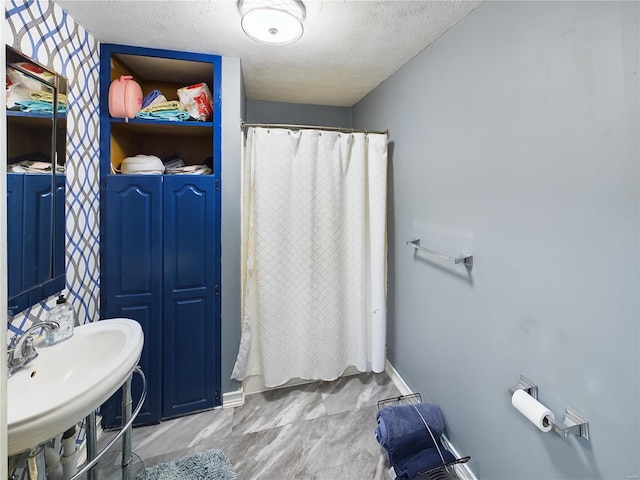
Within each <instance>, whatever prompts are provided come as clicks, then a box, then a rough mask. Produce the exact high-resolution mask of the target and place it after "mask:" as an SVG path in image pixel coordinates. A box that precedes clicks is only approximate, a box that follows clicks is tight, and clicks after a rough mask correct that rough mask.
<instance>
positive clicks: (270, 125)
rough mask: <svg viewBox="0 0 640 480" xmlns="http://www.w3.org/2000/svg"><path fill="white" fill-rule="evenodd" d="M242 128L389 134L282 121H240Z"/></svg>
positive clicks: (387, 132) (386, 133) (385, 131)
mask: <svg viewBox="0 0 640 480" xmlns="http://www.w3.org/2000/svg"><path fill="white" fill-rule="evenodd" d="M240 126H241V127H240V128H243V129H244V128H249V127H263V128H289V129H291V128H297V129H300V130H324V131H328V132H341V133H364V134H368V133H381V134H384V135H387V136H388V135H389V129H387V130H384V131H376V130H358V129H357V128H344V127H321V126H314V125H286V124H282V123H246V122H240Z"/></svg>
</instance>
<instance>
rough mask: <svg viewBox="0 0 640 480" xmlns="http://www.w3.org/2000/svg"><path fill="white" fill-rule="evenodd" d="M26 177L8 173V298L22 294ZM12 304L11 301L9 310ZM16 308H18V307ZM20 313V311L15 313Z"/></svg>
mask: <svg viewBox="0 0 640 480" xmlns="http://www.w3.org/2000/svg"><path fill="white" fill-rule="evenodd" d="M23 177H24V175H23V174H21V173H7V274H8V278H7V283H8V285H9V290H8V297H9V299H11V297H13V296H15V295H17V294H19V293H20V292H22V228H23V213H22V211H23V210H24V208H23V205H22V203H23V198H24V181H23ZM11 307H12V304H11V301H9V310H11ZM15 308H18V306H17V305H16V307H15ZM13 313H14V314H15V313H18V311H14V312H13Z"/></svg>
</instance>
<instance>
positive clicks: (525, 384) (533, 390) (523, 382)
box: [509, 375, 538, 400]
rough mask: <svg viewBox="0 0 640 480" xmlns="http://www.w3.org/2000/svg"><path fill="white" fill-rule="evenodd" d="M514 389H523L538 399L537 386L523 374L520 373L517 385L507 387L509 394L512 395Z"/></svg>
mask: <svg viewBox="0 0 640 480" xmlns="http://www.w3.org/2000/svg"><path fill="white" fill-rule="evenodd" d="M516 390H524V391H525V392H527V393H528V394H529V395H531V396H532V397H533V398H535V399H536V400H537V399H538V386H537V385H536V384H535V383H533V382H532V381H531V380H529V379H528V378H527V377H525V376H524V375H520V380H518V384H517V385H515V386H513V387H509V394H510V395H513V394H514V393H515V391H516Z"/></svg>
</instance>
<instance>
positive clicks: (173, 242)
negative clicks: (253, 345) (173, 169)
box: [162, 175, 220, 418]
mask: <svg viewBox="0 0 640 480" xmlns="http://www.w3.org/2000/svg"><path fill="white" fill-rule="evenodd" d="M163 188H164V191H163V197H164V199H163V226H164V228H163V230H164V234H163V243H164V246H163V248H164V289H163V298H164V310H163V402H162V416H163V418H169V417H175V416H179V415H184V414H186V413H191V412H195V411H199V410H205V409H208V408H213V407H214V406H216V405H217V404H219V402H218V401H217V400H218V399H217V391H218V390H219V379H218V376H219V373H218V372H219V370H220V368H219V357H220V348H219V340H218V338H219V321H218V320H217V315H216V312H217V305H216V302H217V297H216V290H217V286H216V285H217V280H216V278H217V269H216V263H215V262H216V252H217V251H218V248H219V245H217V244H218V238H219V235H218V234H217V232H218V230H217V225H218V221H217V219H218V213H217V212H218V205H217V198H216V193H217V192H216V190H215V187H214V181H213V178H212V177H211V176H181V175H176V176H165V177H164V187H163ZM218 262H219V260H218Z"/></svg>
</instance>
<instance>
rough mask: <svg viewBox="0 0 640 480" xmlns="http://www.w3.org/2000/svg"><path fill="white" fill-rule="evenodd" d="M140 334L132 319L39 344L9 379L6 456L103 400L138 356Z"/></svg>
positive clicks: (104, 323) (78, 330) (109, 322)
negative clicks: (59, 340) (29, 357)
mask: <svg viewBox="0 0 640 480" xmlns="http://www.w3.org/2000/svg"><path fill="white" fill-rule="evenodd" d="M143 343H144V336H143V333H142V329H141V328H140V325H139V324H138V323H137V322H135V321H134V320H130V319H126V318H114V319H108V320H101V321H99V322H93V323H91V324H87V325H83V326H81V327H76V328H75V329H74V334H73V337H71V338H70V339H67V340H65V341H63V342H61V343H59V344H57V345H53V346H51V347H45V346H44V345H41V346H37V344H36V349H37V351H38V353H39V355H38V357H37V358H35V359H34V360H33V361H32V362H31V363H29V364H28V365H26V366H25V367H24V368H23V369H22V370H20V371H19V372H17V373H15V374H14V375H13V376H12V377H10V378H9V380H8V382H7V384H8V385H7V410H8V411H7V430H8V437H9V452H8V453H9V455H14V454H16V453H19V452H22V451H24V450H28V449H29V448H32V447H35V446H36V445H38V444H40V443H42V442H44V441H46V440H48V439H50V438H52V437H55V436H56V435H57V434H59V433H62V432H64V431H65V430H67V429H68V428H69V427H71V426H73V425H74V424H76V423H77V422H79V421H80V420H82V419H83V418H84V417H86V416H87V415H88V414H89V413H91V412H92V411H93V410H95V409H96V408H98V407H99V406H100V405H101V404H102V403H103V402H104V401H105V400H107V399H108V398H109V397H110V396H111V395H112V394H113V393H114V392H115V391H116V390H118V388H120V386H121V385H122V384H123V383H124V382H125V380H126V379H127V378H128V377H129V375H131V373H132V372H133V369H134V368H135V367H136V365H137V364H138V361H139V360H140V354H141V352H142V345H143Z"/></svg>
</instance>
